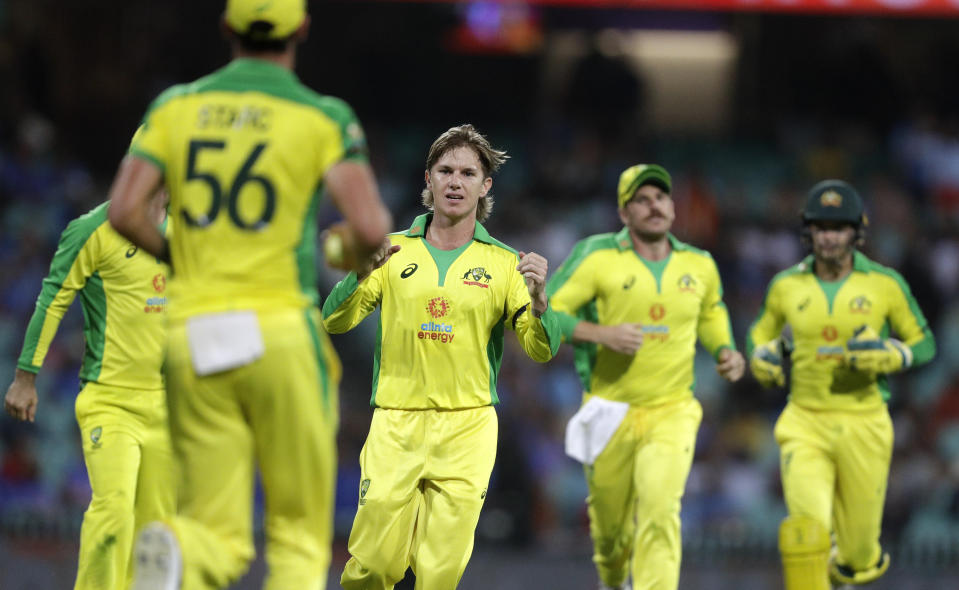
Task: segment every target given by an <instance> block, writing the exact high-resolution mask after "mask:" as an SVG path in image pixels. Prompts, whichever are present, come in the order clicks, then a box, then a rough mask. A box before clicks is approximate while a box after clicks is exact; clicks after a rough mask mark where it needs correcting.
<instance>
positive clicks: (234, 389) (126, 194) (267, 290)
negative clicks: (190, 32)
mask: <svg viewBox="0 0 959 590" xmlns="http://www.w3.org/2000/svg"><path fill="white" fill-rule="evenodd" d="M308 27H309V17H308V16H307V13H306V7H305V2H304V0H271V1H264V0H228V1H227V3H226V11H225V13H224V15H223V29H224V32H225V33H226V35H227V37H228V38H229V40H230V43H231V46H232V53H233V60H232V61H231V62H230V63H229V64H228V65H226V66H225V67H223V68H221V69H219V70H217V71H215V72H213V73H212V74H210V75H208V76H206V77H204V78H201V79H199V80H196V81H195V82H192V83H189V84H184V85H179V86H174V87H172V88H170V89H169V90H167V91H165V92H163V93H162V94H161V95H160V96H159V97H158V98H157V99H156V100H154V102H153V104H152V105H151V106H150V108H149V110H148V111H147V113H146V115H145V116H144V118H143V123H142V126H141V128H140V131H139V132H138V134H137V136H136V137H135V138H134V141H133V145H132V147H131V149H130V153H129V155H128V156H127V158H125V159H124V161H123V163H122V164H121V166H120V170H119V172H118V174H117V177H116V179H115V180H114V184H113V188H112V190H111V198H112V205H111V206H110V223H112V224H113V225H114V226H115V227H116V228H117V231H119V232H120V233H121V234H123V235H125V236H127V237H128V238H129V239H130V240H131V241H132V242H134V243H135V244H137V245H139V246H140V247H141V248H143V249H145V250H147V251H149V252H150V253H152V254H155V255H158V256H161V257H169V259H170V260H171V261H172V262H171V264H172V268H173V273H174V274H173V278H172V280H171V281H170V285H169V291H170V304H169V320H170V326H169V346H168V348H167V361H166V362H167V365H166V371H167V386H168V397H169V408H170V423H171V433H172V437H173V445H174V450H175V453H176V459H177V461H178V463H179V468H180V471H181V473H182V480H181V482H182V483H181V488H180V501H181V504H180V506H179V511H178V515H177V516H176V517H175V518H171V519H164V520H163V521H162V522H161V523H155V524H153V525H150V526H148V527H147V528H145V529H144V531H143V532H142V533H141V534H140V535H139V536H138V539H137V545H136V547H135V555H136V560H137V561H136V565H137V567H136V571H135V576H134V588H136V589H137V590H147V589H161V590H172V589H175V588H180V587H182V588H185V589H189V590H193V589H206V588H226V587H228V586H229V585H231V584H232V583H233V582H235V581H236V580H237V579H238V578H239V577H240V576H241V575H242V574H243V573H244V572H245V571H246V570H247V568H248V566H249V563H250V561H251V560H252V559H253V555H254V546H253V522H252V520H253V519H252V511H253V483H254V482H253V478H254V466H256V467H258V468H259V471H260V475H261V477H262V481H263V488H264V491H265V503H266V506H265V508H266V516H265V530H266V545H267V546H266V561H267V564H268V566H269V572H268V575H267V580H266V582H265V587H266V588H268V589H270V590H275V589H284V590H287V589H292V588H296V589H301V588H303V589H307V588H308V589H310V590H318V589H322V588H324V587H325V585H326V579H327V570H328V567H329V562H330V543H331V536H332V523H331V520H332V506H333V505H332V499H333V489H334V479H335V473H336V449H335V432H336V422H337V416H336V413H335V408H336V400H335V398H336V395H337V392H336V384H337V376H338V372H339V365H338V363H339V361H338V359H337V357H336V355H335V353H334V352H333V351H332V348H331V347H330V346H329V341H328V338H327V336H326V334H325V333H324V332H323V330H322V328H320V326H319V310H318V309H317V308H316V305H317V303H318V295H317V292H316V288H315V285H314V283H315V276H314V275H315V271H316V262H315V251H316V219H315V213H316V209H317V205H318V203H319V194H320V188H321V187H325V189H326V191H327V192H328V193H329V194H330V196H331V197H332V198H333V201H334V203H335V204H336V205H337V207H338V208H339V209H340V211H341V212H342V213H343V215H344V217H345V219H346V224H347V225H346V226H343V227H341V228H340V231H338V232H333V233H331V234H330V235H331V236H335V238H336V240H337V247H336V248H331V250H336V252H337V260H336V261H334V262H336V263H338V264H341V265H343V264H344V263H345V261H362V262H365V259H366V258H368V257H369V255H371V254H372V253H374V252H375V251H376V250H377V248H379V246H380V245H381V244H382V243H383V240H384V239H385V236H386V231H387V230H388V229H389V224H390V216H389V213H388V212H387V211H386V209H385V208H384V207H383V205H382V203H381V201H380V198H379V194H378V191H377V188H376V183H375V180H374V178H373V175H372V171H371V169H370V167H369V164H368V163H367V155H366V144H365V139H364V134H363V130H362V128H361V127H360V124H359V122H358V121H357V119H356V117H355V116H354V114H353V111H352V110H351V109H350V107H349V106H348V105H347V104H346V103H344V102H343V101H341V100H338V99H335V98H331V97H328V96H323V95H320V94H317V93H315V92H313V91H312V90H310V89H308V88H306V87H305V86H303V85H302V84H301V83H300V82H299V80H298V79H297V77H296V76H295V74H294V73H293V71H292V70H293V67H294V59H295V50H296V45H297V44H298V43H299V42H300V41H302V40H303V39H305V37H306V34H307V29H308ZM161 183H164V184H165V185H166V186H167V188H168V190H169V192H170V215H171V216H172V218H173V219H174V221H175V224H176V229H177V231H175V232H174V233H173V235H172V239H171V241H170V242H169V243H168V242H167V241H166V240H165V239H164V238H163V236H162V235H161V234H160V233H159V232H157V231H156V229H155V228H154V226H153V225H152V224H151V223H149V222H148V220H147V218H146V216H145V211H146V208H145V202H146V197H147V195H149V194H150V192H151V191H152V190H154V187H156V186H158V185H160V184H161Z"/></svg>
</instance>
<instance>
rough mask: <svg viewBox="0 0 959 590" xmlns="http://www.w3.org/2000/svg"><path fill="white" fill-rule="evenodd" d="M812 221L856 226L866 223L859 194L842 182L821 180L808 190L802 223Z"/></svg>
mask: <svg viewBox="0 0 959 590" xmlns="http://www.w3.org/2000/svg"><path fill="white" fill-rule="evenodd" d="M813 221H838V222H843V223H851V224H852V225H857V226H858V225H866V223H867V221H866V214H865V212H864V211H863V205H862V199H861V198H860V197H859V193H858V192H856V189H854V188H853V187H852V185H850V184H849V183H847V182H843V181H842V180H823V181H822V182H820V183H818V184H816V186H814V187H812V188H811V189H809V194H808V195H807V196H806V206H805V207H803V210H802V222H803V223H804V224H805V223H811V222H813Z"/></svg>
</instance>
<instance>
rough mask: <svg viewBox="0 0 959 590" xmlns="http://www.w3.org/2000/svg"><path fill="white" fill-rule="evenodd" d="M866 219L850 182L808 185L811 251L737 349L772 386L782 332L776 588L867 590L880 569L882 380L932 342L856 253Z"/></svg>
mask: <svg viewBox="0 0 959 590" xmlns="http://www.w3.org/2000/svg"><path fill="white" fill-rule="evenodd" d="M866 223H867V219H866V215H865V213H864V210H863V204H862V200H861V199H860V198H859V194H858V193H857V192H856V190H855V189H854V188H853V187H852V186H850V185H849V184H847V183H845V182H842V181H840V180H825V181H823V182H820V183H819V184H817V185H816V186H814V187H812V189H811V190H810V191H809V194H808V196H807V200H806V205H805V207H804V208H803V211H802V240H803V243H804V245H805V246H806V247H807V248H810V249H811V250H812V254H811V255H809V256H807V257H806V258H805V259H804V260H803V261H802V262H800V263H799V264H797V265H795V266H793V267H791V268H788V269H786V270H784V271H782V272H780V273H779V274H777V275H776V276H775V277H774V278H773V280H772V282H771V283H770V284H769V289H768V291H767V292H766V299H765V301H764V303H763V307H762V309H761V310H760V312H759V317H758V318H756V321H755V322H754V323H753V325H752V327H751V328H750V330H749V335H748V337H747V341H746V350H747V353H748V354H749V355H750V369H751V370H752V373H753V375H755V377H756V379H758V380H759V382H760V383H761V384H763V385H765V386H773V385H777V386H780V387H782V386H784V385H785V382H786V378H785V375H784V373H783V366H782V358H783V338H782V337H781V335H782V332H783V329H784V328H785V327H786V326H788V327H790V328H791V330H792V339H793V343H792V346H793V350H792V354H791V359H792V371H791V374H790V394H789V403H787V404H786V408H785V409H784V410H783V413H782V415H780V417H779V420H778V421H777V422H776V429H775V435H776V441H777V442H778V443H779V448H780V457H781V461H780V469H781V474H782V483H783V494H784V495H785V497H786V507H787V508H788V510H789V516H788V517H787V518H786V519H785V520H784V521H783V523H782V525H781V527H780V529H779V551H780V553H781V554H782V561H783V575H784V577H785V583H786V590H828V589H829V587H830V585H829V584H830V579H831V580H832V581H833V582H834V583H835V584H837V585H839V584H865V583H868V582H872V581H874V580H876V579H878V578H879V577H880V576H881V575H882V574H883V573H885V571H886V570H887V569H888V568H889V555H888V554H887V553H884V552H883V551H882V548H881V547H880V545H879V532H880V531H879V529H880V524H881V522H882V507H883V501H884V500H885V497H886V480H887V478H888V475H889V463H890V460H891V458H892V443H893V432H892V421H891V420H890V418H889V411H888V409H887V407H886V402H887V401H888V400H889V386H888V383H887V379H886V375H889V374H891V373H898V372H900V371H904V370H906V369H908V368H909V367H911V366H917V365H921V364H923V363H927V362H929V360H931V359H932V357H933V356H934V355H935V352H936V344H935V341H934V340H933V336H932V332H930V330H929V326H928V324H927V322H926V318H925V317H923V315H922V311H921V310H920V309H919V306H918V305H917V304H916V300H915V299H913V297H912V293H910V291H909V286H908V285H907V284H906V282H905V281H904V280H903V279H902V277H901V276H900V275H899V273H897V272H896V271H894V270H892V269H890V268H886V267H885V266H882V265H880V264H877V263H875V262H873V261H872V260H869V259H868V258H866V256H865V255H863V254H862V253H861V252H859V251H858V250H857V247H859V246H861V245H862V244H863V242H864V238H865V235H864V234H865V228H866ZM891 332H892V333H895V334H896V335H897V336H898V338H899V339H896V338H892V337H891ZM830 532H832V533H833V541H830ZM833 543H834V546H833V550H832V554H831V555H830V546H831V545H833ZM827 564H828V566H827ZM827 568H828V574H827Z"/></svg>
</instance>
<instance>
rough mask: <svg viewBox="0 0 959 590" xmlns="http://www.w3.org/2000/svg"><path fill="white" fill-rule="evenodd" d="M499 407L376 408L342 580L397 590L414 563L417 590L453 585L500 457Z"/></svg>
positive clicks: (365, 588)
mask: <svg viewBox="0 0 959 590" xmlns="http://www.w3.org/2000/svg"><path fill="white" fill-rule="evenodd" d="M496 438H497V421H496V410H495V409H493V407H492V406H485V407H482V408H471V409H466V410H388V409H383V408H377V409H376V410H375V411H374V413H373V421H372V423H371V424H370V433H369V436H368V437H367V439H366V443H365V444H364V445H363V450H362V451H361V453H360V469H361V472H362V474H361V482H360V491H359V507H358V508H357V511H356V519H355V520H354V521H353V530H352V531H351V532H350V541H349V551H350V554H351V555H352V557H351V559H350V560H349V562H347V564H346V567H345V569H344V571H343V576H342V578H341V580H340V583H341V584H342V585H343V588H345V589H346V590H360V589H362V590H379V589H390V588H392V587H393V585H394V584H396V583H397V582H399V581H400V580H402V579H403V575H404V574H405V572H406V568H407V567H412V569H413V573H415V574H416V590H452V589H453V588H456V586H457V584H459V581H460V578H461V577H462V576H463V571H464V570H465V569H466V563H467V562H468V561H469V558H470V554H472V552H473V534H474V532H475V530H476V523H477V522H478V521H479V515H480V510H481V509H482V507H483V501H484V500H485V498H486V488H487V486H488V485H489V478H490V473H491V472H492V470H493V462H494V461H495V460H496Z"/></svg>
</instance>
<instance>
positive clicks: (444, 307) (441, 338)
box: [416, 297, 454, 344]
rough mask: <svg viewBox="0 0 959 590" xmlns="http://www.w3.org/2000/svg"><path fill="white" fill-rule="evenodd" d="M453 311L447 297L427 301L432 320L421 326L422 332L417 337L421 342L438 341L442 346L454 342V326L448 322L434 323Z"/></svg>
mask: <svg viewBox="0 0 959 590" xmlns="http://www.w3.org/2000/svg"><path fill="white" fill-rule="evenodd" d="M452 309H453V306H452V304H451V303H450V300H449V299H447V298H446V297H433V298H432V299H430V300H429V301H427V302H426V311H427V312H428V313H429V314H430V317H431V318H432V319H431V320H430V321H428V322H423V323H422V324H420V330H419V332H417V334H416V336H417V337H418V338H419V339H420V340H436V341H438V342H440V343H442V344H446V343H447V342H452V341H453V336H454V334H453V324H448V323H446V322H440V323H437V322H436V321H434V320H438V319H442V318H444V317H446V316H447V315H449V313H450V311H451V310H452Z"/></svg>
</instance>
